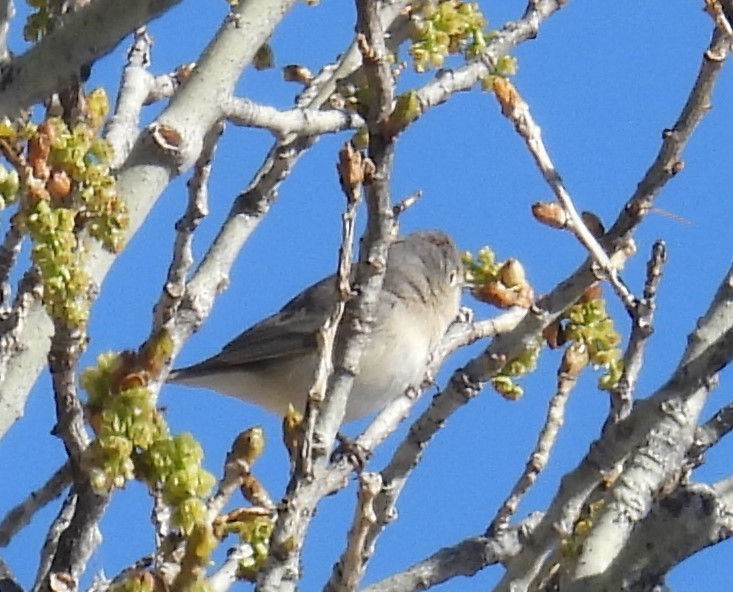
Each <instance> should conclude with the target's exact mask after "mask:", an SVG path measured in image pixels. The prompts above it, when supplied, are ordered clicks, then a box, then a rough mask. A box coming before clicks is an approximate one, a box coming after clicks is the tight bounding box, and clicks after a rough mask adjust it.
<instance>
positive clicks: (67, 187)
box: [46, 170, 71, 199]
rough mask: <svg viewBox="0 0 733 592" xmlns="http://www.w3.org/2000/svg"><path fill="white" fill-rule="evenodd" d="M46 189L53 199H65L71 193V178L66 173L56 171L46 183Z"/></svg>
mask: <svg viewBox="0 0 733 592" xmlns="http://www.w3.org/2000/svg"><path fill="white" fill-rule="evenodd" d="M46 189H47V190H48V194H49V195H50V196H51V197H52V198H53V199H63V198H65V197H67V196H68V195H69V193H71V178H69V175H68V174H67V172H66V171H59V170H54V171H52V172H51V177H50V178H49V179H48V181H47V182H46Z"/></svg>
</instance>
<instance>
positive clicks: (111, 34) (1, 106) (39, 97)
mask: <svg viewBox="0 0 733 592" xmlns="http://www.w3.org/2000/svg"><path fill="white" fill-rule="evenodd" d="M179 2H180V0H153V1H151V0H130V1H129V2H124V3H119V2H117V1H116V0H100V1H98V2H96V1H95V2H90V3H89V4H87V5H86V6H84V7H83V8H81V9H79V10H77V11H76V12H74V13H73V14H70V15H69V16H68V17H67V18H66V19H64V26H63V27H60V28H58V29H57V30H56V31H54V32H53V33H52V34H50V35H48V36H46V37H44V38H43V39H42V40H41V41H40V42H39V43H37V44H36V45H34V46H33V47H31V48H30V49H29V50H28V51H27V52H26V53H24V54H23V55H20V56H18V57H16V58H13V59H12V60H10V62H9V63H8V64H6V65H5V67H4V68H3V71H2V77H1V79H0V89H2V91H3V92H2V93H0V114H2V115H4V116H6V117H14V116H15V115H16V114H17V113H18V112H19V111H20V110H21V109H25V108H27V107H29V106H30V105H32V104H33V103H36V102H38V101H43V100H44V99H45V98H46V97H48V95H50V94H51V93H52V92H53V91H54V90H56V89H58V88H63V87H64V86H65V85H66V84H67V82H68V80H69V78H70V77H72V76H73V75H76V74H78V73H79V71H80V69H81V68H82V66H84V65H87V64H91V63H93V62H94V61H95V60H97V59H98V58H100V57H102V56H104V55H106V54H107V53H109V52H110V51H112V50H113V49H114V48H115V46H116V45H117V44H118V43H119V42H120V41H121V40H122V39H123V38H124V37H125V36H126V35H129V34H130V33H132V32H133V31H134V30H135V29H137V28H138V27H140V26H142V25H144V24H145V23H147V22H148V21H150V20H151V19H154V18H156V17H158V16H160V15H161V14H163V13H164V12H165V11H167V10H168V9H170V8H171V7H173V6H175V5H176V4H178V3H179Z"/></svg>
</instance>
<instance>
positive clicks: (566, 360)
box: [560, 343, 590, 378]
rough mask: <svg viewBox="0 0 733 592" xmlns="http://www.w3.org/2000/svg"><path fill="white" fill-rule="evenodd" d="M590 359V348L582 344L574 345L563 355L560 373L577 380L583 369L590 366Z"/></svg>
mask: <svg viewBox="0 0 733 592" xmlns="http://www.w3.org/2000/svg"><path fill="white" fill-rule="evenodd" d="M589 359H590V356H589V355H588V348H587V347H586V346H585V345H584V344H582V343H574V344H573V345H571V346H570V347H568V348H567V349H566V350H565V353H564V354H563V357H562V362H561V363H560V372H562V373H564V374H567V375H568V376H570V377H571V378H577V377H578V376H579V375H580V373H581V371H582V370H583V368H585V367H586V366H587V365H588V361H589Z"/></svg>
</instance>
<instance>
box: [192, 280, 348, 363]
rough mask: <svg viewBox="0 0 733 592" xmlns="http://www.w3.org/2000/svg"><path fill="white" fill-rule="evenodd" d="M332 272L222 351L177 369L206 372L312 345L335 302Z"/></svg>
mask: <svg viewBox="0 0 733 592" xmlns="http://www.w3.org/2000/svg"><path fill="white" fill-rule="evenodd" d="M336 299H337V295H336V281H335V277H334V276H330V277H327V278H326V279H324V280H321V281H320V282H318V283H317V284H314V285H313V286H311V287H310V288H308V289H307V290H306V291H304V292H303V293H301V294H299V295H298V296H296V297H295V298H293V299H292V300H291V301H290V302H288V303H287V304H286V305H285V306H284V307H283V308H282V309H281V310H280V312H278V313H275V314H274V315H272V316H270V317H267V318H266V319H263V320H262V321H260V322H259V323H257V324H256V325H253V326H252V327H250V328H249V329H247V330H246V331H245V332H244V333H242V334H241V335H239V336H238V337H236V338H235V339H233V340H232V341H231V342H229V343H228V344H227V345H225V346H224V349H222V351H221V353H219V354H217V355H215V356H213V357H211V358H209V359H208V360H204V361H203V362H201V363H199V364H196V365H194V366H190V367H188V368H183V369H182V370H181V371H179V372H180V373H184V374H190V373H197V374H198V373H206V372H213V371H220V370H225V369H227V368H233V367H237V366H243V365H247V364H253V363H257V362H264V361H267V360H274V359H277V358H282V357H289V356H293V355H298V354H300V353H303V352H305V351H307V350H310V349H313V348H315V344H316V333H317V332H318V330H319V329H320V328H321V327H322V326H323V325H324V323H325V322H326V319H327V318H328V315H329V314H331V312H332V310H333V307H334V305H335V304H336Z"/></svg>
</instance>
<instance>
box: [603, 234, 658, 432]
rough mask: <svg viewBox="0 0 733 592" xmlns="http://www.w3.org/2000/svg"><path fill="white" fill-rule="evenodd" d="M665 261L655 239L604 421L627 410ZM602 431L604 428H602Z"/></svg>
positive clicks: (612, 420) (650, 329)
mask: <svg viewBox="0 0 733 592" xmlns="http://www.w3.org/2000/svg"><path fill="white" fill-rule="evenodd" d="M666 262H667V247H666V245H665V244H664V242H662V241H657V242H655V243H654V246H653V247H652V255H651V258H650V259H649V261H648V262H647V266H646V282H645V283H644V295H643V296H642V298H641V299H640V300H638V301H637V303H636V306H635V307H634V312H633V315H632V318H633V324H632V326H631V336H630V337H629V344H628V345H627V347H626V351H625V352H624V360H623V363H624V369H623V373H622V375H621V378H620V379H619V381H618V384H617V385H616V386H615V387H614V388H613V389H612V390H611V409H610V411H609V417H608V420H607V425H608V422H610V423H616V422H618V421H620V420H622V419H624V418H625V417H626V416H627V415H628V414H629V413H630V412H631V406H632V403H633V393H634V390H635V389H636V382H637V380H638V379H639V373H640V372H641V368H642V365H643V363H644V352H645V350H646V345H647V342H648V340H649V337H651V334H652V332H653V331H654V327H653V321H654V311H655V309H656V307H657V288H658V287H659V282H660V280H661V279H662V270H663V267H664V264H665V263H666ZM604 430H605V427H604Z"/></svg>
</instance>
